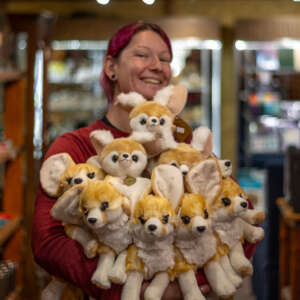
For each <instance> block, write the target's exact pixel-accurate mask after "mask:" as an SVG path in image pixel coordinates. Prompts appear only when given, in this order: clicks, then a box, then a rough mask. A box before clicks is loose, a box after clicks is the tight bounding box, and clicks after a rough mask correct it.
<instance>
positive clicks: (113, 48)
mask: <svg viewBox="0 0 300 300" xmlns="http://www.w3.org/2000/svg"><path fill="white" fill-rule="evenodd" d="M146 30H152V31H153V32H156V33H158V34H159V35H160V36H161V38H162V39H163V40H164V42H165V43H166V45H167V47H168V49H169V52H170V55H171V58H172V56H173V53H172V47H171V42H170V39H169V37H168V36H167V34H166V33H165V32H164V31H163V29H162V28H161V27H159V26H158V25H156V24H153V23H146V22H141V21H139V22H136V23H131V24H128V25H126V26H124V27H122V28H121V29H119V30H118V31H117V32H116V33H115V34H114V35H113V37H112V38H111V39H110V41H109V44H108V48H107V53H106V56H108V55H109V56H111V57H113V58H117V57H119V55H120V53H121V52H122V50H123V49H124V48H126V46H127V45H128V44H129V42H130V41H131V39H132V37H133V36H134V35H135V34H137V33H138V32H141V31H146ZM99 82H100V85H101V87H102V89H103V91H104V93H105V95H106V97H107V100H108V103H110V102H112V100H113V84H112V82H111V80H110V79H109V77H108V76H107V75H106V74H105V72H104V69H103V70H102V72H101V75H100V80H99Z"/></svg>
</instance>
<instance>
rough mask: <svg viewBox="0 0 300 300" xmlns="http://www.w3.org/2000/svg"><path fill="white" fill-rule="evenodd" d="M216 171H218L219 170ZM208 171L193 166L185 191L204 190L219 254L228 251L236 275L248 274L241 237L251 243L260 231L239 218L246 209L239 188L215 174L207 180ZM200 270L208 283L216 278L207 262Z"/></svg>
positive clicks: (202, 191)
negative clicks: (202, 269)
mask: <svg viewBox="0 0 300 300" xmlns="http://www.w3.org/2000/svg"><path fill="white" fill-rule="evenodd" d="M211 161H212V162H211V165H212V166H211V168H213V164H216V165H217V163H216V161H215V162H214V163H213V160H211ZM217 167H218V168H219V166H217ZM219 172H220V174H221V171H219ZM210 173H211V169H210V168H209V167H207V166H206V167H205V168H203V166H202V165H201V163H200V164H198V165H196V166H195V167H193V168H192V169H191V170H190V172H189V173H188V174H187V176H186V182H187V188H188V191H189V192H192V193H199V194H201V195H205V194H206V193H207V192H208V196H207V197H206V201H207V206H208V212H209V214H210V217H211V220H212V225H213V230H214V232H215V233H216V234H217V236H218V239H219V241H220V243H219V248H223V251H222V252H223V256H222V257H225V255H226V254H228V256H229V258H230V264H231V265H232V267H233V268H234V270H235V271H236V272H238V273H239V274H240V275H242V276H247V275H251V274H252V265H251V263H250V261H249V260H248V259H247V258H246V257H245V255H244V251H243V247H242V244H241V242H242V240H243V238H245V239H246V240H248V241H250V242H252V243H253V242H257V241H259V240H261V239H262V238H263V236H264V231H263V229H262V228H259V227H255V226H253V225H251V224H249V223H247V222H245V221H244V220H243V219H242V218H241V216H242V215H243V214H245V213H247V211H248V202H247V200H246V196H245V194H244V192H243V190H242V189H241V187H240V186H239V185H238V184H237V183H236V182H235V181H234V180H233V179H232V178H230V177H227V178H223V177H222V175H220V174H219V175H218V174H217V173H216V174H215V177H214V178H215V179H214V180H215V182H214V181H213V180H211V181H209V182H207V177H208V176H209V174H210ZM212 195H214V196H213V197H212ZM216 195H217V196H216ZM226 259H227V258H226ZM204 271H205V274H206V276H207V278H208V280H209V281H210V282H212V281H214V280H216V277H215V275H214V273H215V270H213V269H211V268H210V265H207V266H206V267H205V268H204ZM220 292H221V291H217V294H219V295H220Z"/></svg>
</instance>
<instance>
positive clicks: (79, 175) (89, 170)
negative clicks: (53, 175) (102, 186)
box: [60, 164, 104, 192]
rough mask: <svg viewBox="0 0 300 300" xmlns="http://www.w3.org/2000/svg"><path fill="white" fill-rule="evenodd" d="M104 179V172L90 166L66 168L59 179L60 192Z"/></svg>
mask: <svg viewBox="0 0 300 300" xmlns="http://www.w3.org/2000/svg"><path fill="white" fill-rule="evenodd" d="M103 178H104V172H103V171H102V170H101V169H100V168H98V167H97V166H94V165H91V164H77V165H72V166H71V167H69V168H67V169H66V170H65V172H64V173H63V174H62V176H61V178H60V191H61V192H65V191H66V190H68V189H69V188H71V187H72V186H74V185H76V184H86V183H88V182H89V181H92V180H100V179H103Z"/></svg>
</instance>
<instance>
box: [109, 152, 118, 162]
mask: <svg viewBox="0 0 300 300" xmlns="http://www.w3.org/2000/svg"><path fill="white" fill-rule="evenodd" d="M118 159H119V156H118V155H117V154H114V155H113V156H112V157H111V160H112V161H113V162H114V163H115V162H117V161H118Z"/></svg>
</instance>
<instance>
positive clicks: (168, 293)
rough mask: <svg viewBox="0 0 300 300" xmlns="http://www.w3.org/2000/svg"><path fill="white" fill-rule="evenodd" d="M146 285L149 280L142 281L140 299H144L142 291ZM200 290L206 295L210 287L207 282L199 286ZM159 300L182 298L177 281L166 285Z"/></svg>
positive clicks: (180, 299)
mask: <svg viewBox="0 0 300 300" xmlns="http://www.w3.org/2000/svg"><path fill="white" fill-rule="evenodd" d="M148 285H149V282H147V281H144V283H143V285H142V291H141V299H142V300H144V292H145V289H146V288H147V286H148ZM200 290H201V293H202V294H203V295H206V294H208V293H209V292H210V287H209V285H208V284H204V285H202V286H200ZM161 300H183V295H182V293H181V290H180V286H179V284H178V282H177V281H173V282H171V283H170V284H169V285H168V287H167V288H166V290H165V292H164V294H163V297H162V299H161Z"/></svg>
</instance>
